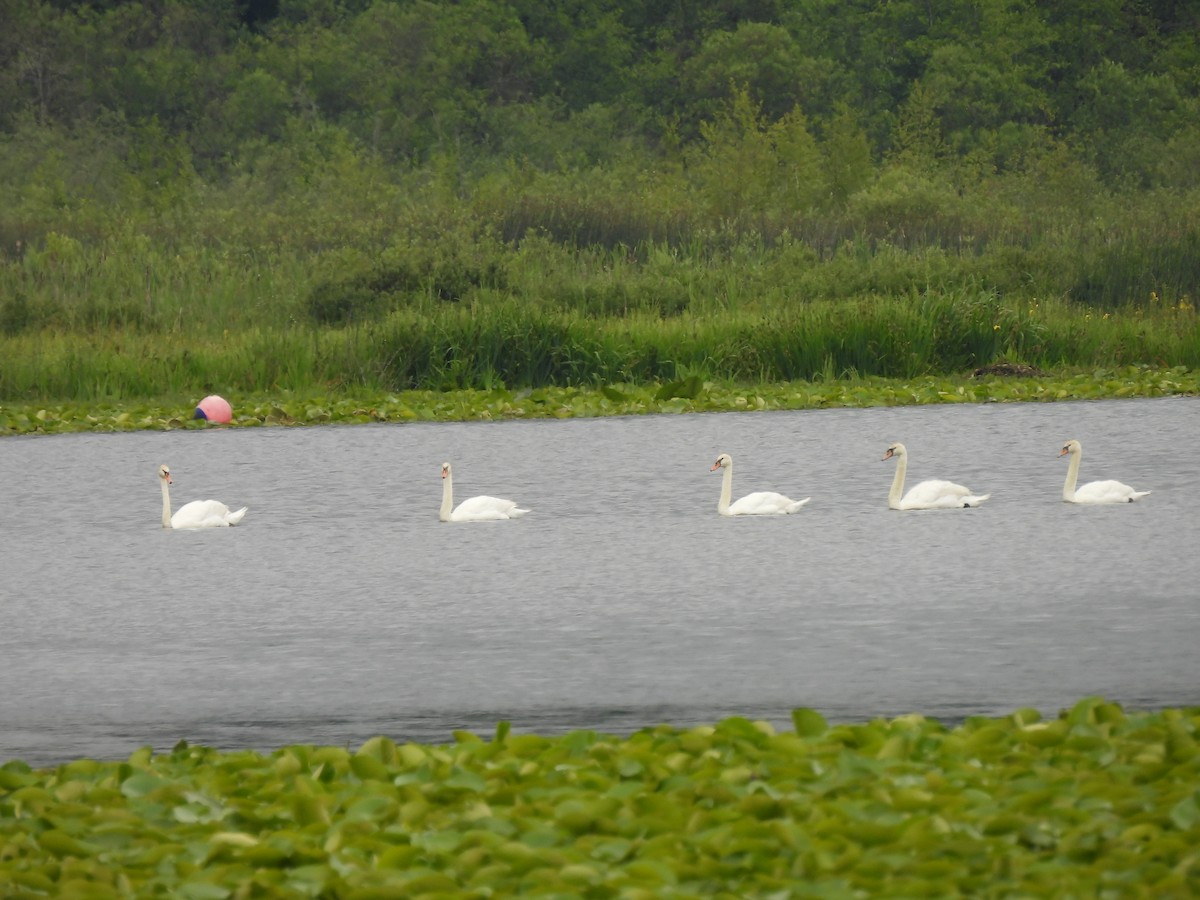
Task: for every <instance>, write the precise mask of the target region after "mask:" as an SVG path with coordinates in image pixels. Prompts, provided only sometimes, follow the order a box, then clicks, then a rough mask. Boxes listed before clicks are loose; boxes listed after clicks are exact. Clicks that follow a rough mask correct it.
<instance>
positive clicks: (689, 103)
mask: <svg viewBox="0 0 1200 900" xmlns="http://www.w3.org/2000/svg"><path fill="white" fill-rule="evenodd" d="M0 19H2V20H3V22H4V23H5V26H4V28H3V29H2V30H0V148H2V150H3V152H2V153H0V258H3V256H5V255H6V256H8V257H10V258H12V257H13V256H14V254H16V255H19V252H20V248H23V247H26V248H27V247H30V246H36V245H40V244H41V243H43V242H44V240H45V239H46V237H47V235H50V234H52V233H53V234H57V235H65V236H68V237H71V238H72V239H76V240H80V241H83V242H84V244H85V245H87V244H89V243H94V242H96V241H98V240H101V239H111V236H112V235H113V234H114V233H119V234H127V235H129V240H133V239H134V237H135V236H136V235H138V234H142V235H149V236H151V237H152V238H153V239H154V240H155V241H157V242H160V243H162V244H165V245H168V246H181V245H186V244H188V243H194V242H196V241H199V242H202V243H209V244H211V243H213V242H215V243H225V244H230V245H236V246H240V247H245V248H248V249H250V250H253V249H255V248H259V249H261V248H265V247H274V248H278V247H280V246H291V247H294V248H298V249H300V250H304V251H306V252H315V251H324V250H329V249H333V248H339V247H342V248H344V247H356V248H359V249H364V250H367V251H369V252H371V253H376V254H379V253H385V252H387V251H388V249H389V248H393V249H394V247H395V246H396V243H397V240H398V237H397V235H402V236H403V240H404V241H407V242H408V244H409V245H410V246H411V245H415V244H420V243H422V242H427V241H429V240H432V239H433V236H434V235H437V236H444V235H447V234H450V235H454V236H455V239H456V240H460V241H461V242H462V245H463V246H466V245H467V244H469V243H470V242H472V241H477V240H478V239H479V238H480V236H481V235H485V236H488V237H489V239H490V238H491V237H495V238H498V239H499V240H501V241H508V242H512V241H517V240H520V239H523V238H524V237H526V236H527V235H528V234H530V233H531V231H535V232H538V233H540V234H544V235H546V236H548V237H549V238H551V239H552V240H554V241H557V242H560V243H562V244H564V245H569V246H575V247H583V246H603V247H608V248H616V247H621V246H629V247H637V246H639V245H641V244H643V243H645V242H665V243H667V244H671V245H675V246H680V247H685V248H687V247H690V248H692V249H695V248H697V247H700V246H703V247H705V248H708V249H709V250H712V249H717V248H721V247H727V246H728V242H729V241H730V240H734V239H736V240H743V239H745V238H746V236H747V235H749V236H751V237H752V238H753V239H755V240H762V241H766V242H768V243H772V244H773V243H775V242H778V241H781V240H782V241H784V242H787V241H789V240H799V241H801V242H802V243H804V244H806V245H807V246H809V247H810V248H811V249H812V250H813V252H814V253H815V254H816V255H817V257H818V258H822V259H824V258H828V257H829V256H830V255H831V254H833V253H834V252H838V251H839V249H840V248H843V247H845V246H846V242H847V241H858V240H867V241H869V242H877V241H886V242H888V243H889V244H891V245H893V246H899V247H901V248H903V249H906V250H914V249H916V248H919V247H924V246H935V247H938V248H940V249H942V250H946V251H950V252H956V253H974V254H978V253H980V252H982V251H983V250H984V249H985V248H986V247H989V246H995V245H996V244H997V242H999V243H1004V244H1006V245H1012V246H1015V247H1016V248H1017V249H1018V250H1019V251H1020V252H1021V253H1025V254H1033V256H1034V257H1036V256H1037V248H1038V247H1039V246H1042V245H1043V244H1044V242H1045V241H1048V240H1051V241H1052V240H1059V241H1060V243H1061V240H1062V239H1063V238H1062V234H1060V232H1061V233H1065V232H1070V235H1069V240H1071V241H1074V242H1076V244H1077V245H1078V246H1084V245H1089V246H1092V247H1093V249H1094V251H1095V253H1102V252H1107V253H1109V254H1110V255H1111V254H1113V253H1116V254H1117V255H1118V256H1120V254H1121V253H1122V252H1125V251H1123V250H1121V248H1120V247H1117V248H1116V249H1115V250H1113V249H1112V248H1109V249H1108V250H1103V248H1101V247H1100V246H1099V244H1097V239H1096V237H1095V235H1093V234H1092V233H1091V232H1089V231H1088V229H1089V228H1091V229H1092V230H1093V231H1095V230H1096V229H1100V230H1103V231H1104V232H1105V234H1106V236H1107V237H1106V239H1107V240H1109V242H1110V243H1111V242H1112V240H1115V241H1116V242H1117V243H1118V244H1120V242H1121V241H1122V240H1127V239H1129V240H1139V241H1143V242H1144V241H1145V240H1147V239H1148V240H1149V241H1151V242H1152V243H1154V244H1155V246H1158V245H1159V244H1161V243H1162V242H1163V241H1164V240H1165V241H1166V243H1167V244H1168V245H1169V246H1168V256H1171V257H1172V259H1173V258H1175V257H1176V256H1178V257H1180V258H1185V257H1187V256H1188V255H1189V254H1191V252H1192V250H1193V249H1194V247H1195V244H1196V241H1197V240H1198V239H1200V237H1198V236H1200V231H1198V225H1197V217H1196V216H1195V215H1194V214H1192V213H1189V212H1187V210H1189V209H1191V208H1194V207H1195V206H1196V204H1195V203H1194V202H1191V201H1194V200H1195V198H1196V196H1197V192H1198V191H1200V41H1198V40H1197V37H1196V35H1197V34H1198V33H1200V5H1198V4H1197V3H1196V2H1194V0H943V2H936V3H935V2H932V0H890V2H881V0H718V2H711V0H703V2H701V0H676V2H672V3H660V2H654V0H622V2H616V0H461V2H432V0H93V2H76V0H0ZM1132 198H1136V199H1132ZM1089 223H1090V224H1089ZM1130 235H1132V236H1133V237H1132V238H1130V237H1129V236H1130ZM1147 236H1148V237H1147ZM723 242H724V243H723ZM871 246H873V247H874V246H876V245H875V244H874V243H872V245H871ZM1076 249H1078V247H1077V248H1076ZM1130 252H1135V253H1140V252H1145V246H1144V243H1143V244H1139V249H1136V250H1135V251H1130ZM1072 254H1073V255H1074V256H1076V257H1079V256H1081V254H1080V253H1079V252H1075V251H1072ZM1126 255H1128V254H1126ZM1105 259H1107V258H1105ZM1105 259H1100V260H1099V263H1100V264H1107V263H1105ZM1109 262H1111V260H1109ZM1118 262H1120V260H1118ZM1037 263H1038V260H1037V258H1032V259H1030V258H1022V259H1021V260H1018V261H1016V262H1014V263H1013V265H1012V268H1013V270H1014V271H1017V270H1020V269H1022V267H1024V269H1025V270H1030V271H1032V270H1034V269H1036V268H1037ZM1056 267H1057V268H1061V266H1058V264H1057V263H1056V262H1055V261H1053V260H1043V268H1044V269H1046V270H1051V269H1054V268H1056ZM1100 268H1101V275H1103V268H1104V266H1103V265H1101V266H1100ZM1185 268H1186V266H1185ZM1194 270H1195V266H1193V267H1192V268H1191V269H1189V270H1188V271H1186V272H1184V273H1182V274H1179V273H1175V274H1173V275H1172V277H1173V278H1175V287H1176V288H1177V292H1186V291H1187V290H1188V289H1189V286H1194V281H1193V280H1192V279H1196V278H1197V277H1198V276H1197V274H1196V272H1195V271H1194ZM1093 277H1100V276H1093V275H1091V274H1088V273H1082V274H1080V275H1078V277H1077V279H1076V281H1077V282H1078V283H1082V281H1086V280H1087V279H1088V278H1093ZM1081 280H1082V281H1081ZM1001 286H1002V287H1003V285H1001Z"/></svg>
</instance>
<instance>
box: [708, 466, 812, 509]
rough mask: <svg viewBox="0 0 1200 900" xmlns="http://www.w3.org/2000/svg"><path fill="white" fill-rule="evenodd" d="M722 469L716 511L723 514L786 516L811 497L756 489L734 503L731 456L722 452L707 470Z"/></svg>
mask: <svg viewBox="0 0 1200 900" xmlns="http://www.w3.org/2000/svg"><path fill="white" fill-rule="evenodd" d="M717 469H724V470H725V474H724V475H722V476H721V499H720V500H719V501H718V502H717V512H718V513H720V514H721V515H723V516H786V515H790V514H791V513H794V512H795V511H796V510H798V509H799V508H800V507H802V506H803V505H804V504H805V503H807V502H808V501H809V500H811V499H812V497H805V498H804V499H803V500H793V499H791V498H790V497H785V496H784V495H783V494H777V493H775V492H774V491H756V492H755V493H753V494H747V495H746V496H745V497H742V498H740V499H739V500H737V501H736V502H734V503H730V502H729V498H730V496H731V495H732V493H733V457H732V456H730V455H729V454H728V453H722V454H721V455H720V456H718V457H717V461H716V462H715V463H713V464H712V468H711V469H709V470H708V471H710V472H715V471H717Z"/></svg>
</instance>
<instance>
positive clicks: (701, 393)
mask: <svg viewBox="0 0 1200 900" xmlns="http://www.w3.org/2000/svg"><path fill="white" fill-rule="evenodd" d="M1197 394H1200V372H1196V371H1192V370H1189V369H1187V368H1184V367H1176V368H1173V369H1155V368H1150V367H1145V366H1128V367H1126V368H1123V369H1118V370H1096V371H1092V372H1088V373H1074V374H1059V375H1052V376H1047V377H1028V378H1014V377H1010V376H1005V377H1000V376H995V377H991V378H987V377H983V378H972V377H969V376H962V377H948V376H947V377H934V376H930V377H925V378H914V379H907V380H900V379H887V378H860V379H849V380H829V381H812V382H781V383H774V384H758V385H749V386H743V385H730V384H722V383H717V382H706V381H701V380H700V379H698V378H696V377H694V376H693V377H689V378H688V379H684V380H682V381H678V382H669V383H666V384H661V385H660V384H650V385H628V384H619V385H602V386H598V387H542V388H533V389H525V390H505V389H495V390H490V391H477V390H452V391H432V390H420V391H401V392H389V393H375V394H371V393H369V392H364V391H355V392H354V393H353V394H349V393H346V394H328V395H316V394H307V395H297V394H293V393H290V392H282V393H280V394H278V395H274V396H245V397H233V398H231V399H232V402H233V404H234V407H235V409H236V414H235V415H234V419H233V422H232V424H231V426H229V427H245V426H256V425H317V424H329V423H339V424H354V423H365V422H407V421H472V420H489V419H519V418H573V417H590V416H610V415H643V414H647V413H681V412H726V411H738V410H769V409H816V408H823V407H870V406H911V405H916V404H934V403H985V402H986V403H1005V402H1015V401H1029V400H1033V401H1047V400H1100V399H1111V398H1119V397H1164V396H1171V395H1197ZM191 404H192V401H191V400H189V399H180V400H179V401H177V402H172V401H170V400H166V401H160V402H158V403H156V404H153V405H150V404H144V403H130V404H119V403H105V404H97V403H78V402H76V403H59V404H38V403H10V402H7V401H6V402H4V403H0V435H6V434H7V435H11V434H42V433H45V434H51V433H56V432H67V431H133V430H138V429H157V430H168V429H178V428H191V429H195V428H211V427H226V426H216V425H213V424H212V423H207V422H203V421H193V420H192V419H191V418H190V415H191V409H192V405H191Z"/></svg>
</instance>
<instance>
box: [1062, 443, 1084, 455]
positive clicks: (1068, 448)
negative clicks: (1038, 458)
mask: <svg viewBox="0 0 1200 900" xmlns="http://www.w3.org/2000/svg"><path fill="white" fill-rule="evenodd" d="M1082 449H1083V445H1082V444H1080V443H1079V441H1067V442H1066V443H1065V444H1063V448H1062V449H1061V450H1059V451H1058V455H1059V456H1070V455H1071V454H1072V453H1078V452H1079V451H1080V450H1082Z"/></svg>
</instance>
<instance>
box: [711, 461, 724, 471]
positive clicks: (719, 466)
mask: <svg viewBox="0 0 1200 900" xmlns="http://www.w3.org/2000/svg"><path fill="white" fill-rule="evenodd" d="M719 468H721V464H720V463H719V462H716V463H713V464H712V466H711V467H710V468H709V470H708V471H710V472H715V471H717V469H719Z"/></svg>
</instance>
